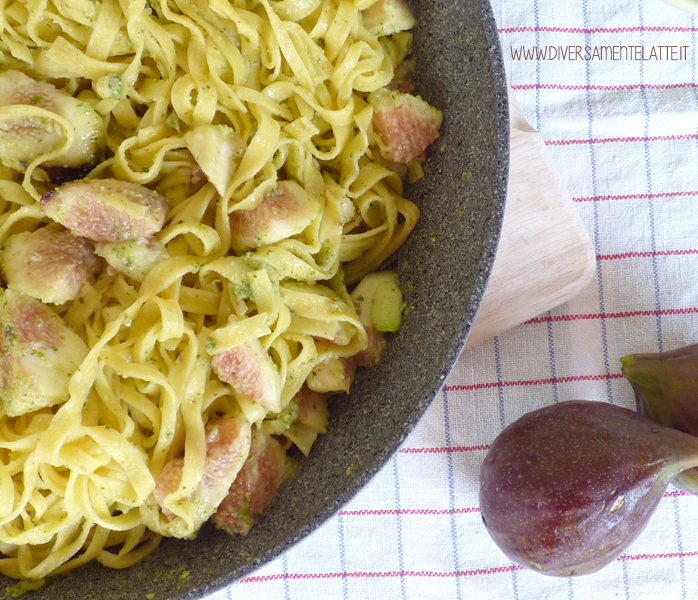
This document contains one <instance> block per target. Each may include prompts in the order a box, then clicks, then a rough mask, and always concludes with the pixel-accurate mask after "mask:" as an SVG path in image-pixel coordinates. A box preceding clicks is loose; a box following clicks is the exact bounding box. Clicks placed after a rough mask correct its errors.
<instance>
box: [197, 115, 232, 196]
mask: <svg viewBox="0 0 698 600" xmlns="http://www.w3.org/2000/svg"><path fill="white" fill-rule="evenodd" d="M184 142H185V143H186V145H187V148H189V151H190V152H191V154H192V156H193V157H194V160H195V161H196V163H197V165H198V166H199V168H200V169H201V171H203V173H204V175H206V178H207V179H208V180H209V181H210V182H211V183H212V184H213V187H215V188H216V191H217V192H218V193H219V194H220V195H221V196H223V195H224V194H225V190H226V188H227V187H228V184H229V183H230V182H231V180H232V179H233V175H234V174H235V171H236V170H237V167H238V161H239V160H240V157H241V156H242V154H243V153H244V151H245V142H244V141H243V140H242V138H241V137H240V136H239V135H238V134H237V133H235V130H234V129H232V128H231V127H227V126H226V125H211V124H207V125H199V126H198V127H195V128H194V129H192V130H190V131H188V132H187V133H186V134H185V135H184Z"/></svg>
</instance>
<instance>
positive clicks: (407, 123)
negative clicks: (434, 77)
mask: <svg viewBox="0 0 698 600" xmlns="http://www.w3.org/2000/svg"><path fill="white" fill-rule="evenodd" d="M368 102H369V104H371V105H372V106H373V130H374V131H375V133H377V134H378V145H379V147H380V152H381V155H382V156H383V158H385V159H386V160H389V161H392V162H396V163H408V162H410V161H412V160H414V159H416V158H422V157H423V156H424V153H425V151H426V149H427V148H428V147H429V144H431V143H432V142H433V141H434V140H435V139H436V138H438V137H439V129H440V128H441V123H442V121H443V115H442V113H441V111H440V110H438V109H436V108H434V107H433V106H431V105H429V104H428V103H427V102H425V101H424V100H422V99H421V98H420V97H419V96H412V95H411V94H402V93H400V92H397V91H395V90H386V89H380V90H378V91H376V92H372V93H371V94H370V95H369V97H368Z"/></svg>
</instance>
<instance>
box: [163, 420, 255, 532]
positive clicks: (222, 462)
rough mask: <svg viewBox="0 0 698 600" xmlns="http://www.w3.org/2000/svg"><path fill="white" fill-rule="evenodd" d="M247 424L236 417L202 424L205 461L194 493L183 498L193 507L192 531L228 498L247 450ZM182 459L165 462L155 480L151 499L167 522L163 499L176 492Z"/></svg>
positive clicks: (172, 516)
mask: <svg viewBox="0 0 698 600" xmlns="http://www.w3.org/2000/svg"><path fill="white" fill-rule="evenodd" d="M250 436H251V428H250V424H249V423H248V422H247V421H245V420H243V419H241V418H239V417H221V418H220V419H217V420H216V421H212V422H209V423H207V424H206V461H205V463H204V469H203V473H202V475H201V480H200V481H199V485H198V486H197V487H196V489H195V490H194V491H193V492H192V493H191V494H189V495H188V496H187V497H186V500H189V501H191V502H193V503H194V506H195V507H196V509H195V514H194V530H195V531H196V530H198V529H199V527H201V525H203V524H204V523H205V522H206V521H208V519H209V518H210V517H211V515H213V513H214V512H215V511H216V509H217V508H218V505H219V504H220V503H221V501H222V500H223V498H225V496H226V495H227V494H228V490H229V489H230V486H231V484H232V483H233V481H235V478H236V476H237V475H238V473H239V472H240V469H242V468H243V465H245V464H246V463H245V459H246V458H247V455H248V453H249V450H250ZM185 460H186V459H185V457H181V458H176V459H175V460H173V461H170V462H168V463H167V464H166V465H165V467H164V468H163V470H162V472H161V473H160V475H158V477H157V478H156V479H155V490H154V491H153V495H154V496H155V500H156V501H157V503H158V504H159V505H160V506H161V507H163V511H162V512H163V513H164V514H165V516H167V517H168V518H170V519H172V518H174V514H173V513H172V512H171V511H170V510H168V509H167V508H165V498H166V497H167V496H169V495H170V494H172V493H173V492H176V491H177V488H178V487H179V484H180V481H181V480H182V471H183V469H184V461H185Z"/></svg>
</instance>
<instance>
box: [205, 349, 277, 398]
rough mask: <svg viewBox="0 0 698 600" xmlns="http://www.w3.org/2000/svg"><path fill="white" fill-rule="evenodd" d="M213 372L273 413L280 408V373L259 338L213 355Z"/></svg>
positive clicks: (237, 390)
mask: <svg viewBox="0 0 698 600" xmlns="http://www.w3.org/2000/svg"><path fill="white" fill-rule="evenodd" d="M211 365H212V367H213V371H214V372H215V373H216V375H217V376H218V379H220V380H221V381H223V382H224V383H229V384H230V385H231V386H232V388H233V390H235V392H236V393H238V394H242V395H244V396H247V397H248V398H251V399H252V400H254V401H255V402H258V403H259V404H261V405H262V406H264V407H265V408H266V409H267V410H269V411H270V412H279V411H280V410H281V399H280V382H279V373H278V371H277V368H276V365H274V363H273V362H272V360H271V358H270V357H269V355H268V354H267V351H266V350H265V349H264V347H263V346H262V344H261V343H260V341H259V340H257V339H254V340H251V341H249V342H246V343H244V344H240V345H239V346H235V347H234V348H231V349H230V350H224V351H223V352H219V353H217V354H214V355H213V358H212V359H211Z"/></svg>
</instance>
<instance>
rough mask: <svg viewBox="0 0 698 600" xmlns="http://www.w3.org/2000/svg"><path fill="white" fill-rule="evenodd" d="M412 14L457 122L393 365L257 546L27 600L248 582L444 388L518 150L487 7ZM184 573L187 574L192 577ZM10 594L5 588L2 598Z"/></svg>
mask: <svg viewBox="0 0 698 600" xmlns="http://www.w3.org/2000/svg"><path fill="white" fill-rule="evenodd" d="M412 7H413V9H414V11H415V14H416V15H417V19H418V26H417V28H416V29H415V44H414V54H415V56H416V58H417V59H418V63H417V64H418V66H417V71H418V72H417V77H416V79H417V93H419V94H421V95H422V96H423V97H424V98H425V99H426V100H427V101H429V102H430V103H431V104H433V105H434V106H437V107H438V108H440V109H442V110H443V111H444V115H445V119H444V125H443V128H442V136H441V138H440V139H439V140H438V141H437V143H436V144H434V147H433V148H431V150H430V155H429V156H430V157H429V161H428V163H427V166H426V177H425V178H424V179H423V180H422V181H421V182H419V183H418V184H416V185H413V186H411V187H408V188H407V190H406V192H405V195H406V196H407V197H409V198H411V199H413V200H414V201H415V202H417V204H418V205H419V207H420V209H421V211H422V218H421V220H420V222H419V224H418V226H417V228H416V229H415V231H414V232H413V234H412V235H411V237H410V239H409V240H408V242H407V243H406V244H405V246H404V247H403V248H401V249H400V251H399V253H398V255H397V258H396V259H395V260H396V263H397V264H396V265H395V263H394V264H393V265H390V266H397V268H398V269H399V272H400V277H401V281H402V282H403V283H404V284H406V287H407V288H408V289H409V293H408V294H407V295H406V297H405V299H406V302H407V304H408V306H409V311H408V314H407V315H406V317H405V318H404V319H403V326H402V328H401V330H400V332H399V333H398V334H396V335H394V336H393V337H392V339H391V340H390V341H389V345H388V349H387V352H386V354H385V359H384V360H383V361H382V362H381V363H380V364H379V365H378V366H377V367H374V368H372V369H365V370H363V371H364V372H362V373H360V375H359V376H358V377H357V380H356V382H355V384H354V387H353V388H352V392H351V395H350V396H348V397H341V398H336V399H334V400H332V401H331V404H330V413H331V416H330V423H329V428H328V433H327V435H325V436H321V438H320V439H319V440H318V442H317V443H316V445H315V446H314V447H313V451H312V453H311V455H310V457H309V458H308V459H307V461H305V462H304V463H303V465H302V469H301V472H300V475H299V476H298V477H296V478H295V479H293V480H290V481H288V482H286V483H285V484H284V486H283V487H282V489H281V490H280V492H279V494H278V495H277V498H276V500H275V503H274V505H273V506H272V508H271V509H270V510H269V511H268V513H266V514H265V515H264V516H263V517H262V518H260V519H259V521H258V523H257V524H256V525H255V527H254V528H253V530H252V531H251V532H250V534H249V535H248V536H247V537H245V538H241V537H236V538H232V537H230V536H228V535H227V534H225V533H222V532H220V531H216V530H214V529H213V528H212V527H205V528H204V529H202V531H201V532H200V534H199V536H198V538H197V539H196V540H195V541H176V540H164V541H163V543H162V544H161V546H160V548H159V549H158V550H157V552H155V553H154V554H153V555H151V556H150V557H148V558H147V559H145V560H144V561H142V562H141V563H139V564H137V565H136V566H134V567H132V568H131V569H126V570H123V571H114V570H110V569H106V568H103V567H101V566H100V565H96V564H90V565H88V566H86V567H84V568H82V569H79V570H78V571H76V572H72V573H69V574H68V575H66V576H62V577H56V578H52V579H50V580H49V581H48V582H47V583H46V585H45V586H44V587H43V588H42V589H41V590H39V591H37V592H34V593H29V594H27V595H26V596H24V597H25V598H27V600H38V599H39V598H41V599H47V600H48V599H51V600H58V599H61V600H87V599H88V598H89V599H93V598H94V599H95V600H134V599H144V598H145V597H146V594H154V598H156V599H158V600H163V599H174V598H177V599H178V600H185V599H187V600H189V599H194V598H200V597H202V596H205V595H207V594H210V593H212V592H213V591H215V590H216V589H219V588H221V587H223V586H225V585H226V584H229V583H231V582H233V581H235V580H236V579H239V578H241V577H243V576H245V575H246V574H249V573H250V572H251V571H252V570H254V569H255V568H256V567H259V566H260V565H262V564H264V563H266V562H267V561H269V560H271V559H273V558H274V557H276V556H278V555H279V554H280V553H281V552H283V551H284V550H286V549H288V548H289V546H291V545H292V544H294V543H295V542H297V541H298V540H300V539H301V538H303V537H304V536H306V535H307V534H309V533H310V532H312V531H313V530H314V529H315V528H317V527H318V526H319V525H320V524H322V523H323V522H324V521H325V520H326V519H328V518H329V517H331V516H332V515H333V514H335V513H336V512H337V511H338V510H339V509H340V508H341V507H342V506H343V505H344V504H345V503H346V502H347V501H348V500H349V499H350V498H351V497H352V496H353V495H354V494H355V493H356V492H357V491H358V490H359V489H360V488H361V487H362V486H363V485H365V484H366V483H367V482H368V481H369V479H370V478H371V477H372V476H373V475H374V474H375V473H376V472H377V471H378V469H379V468H380V467H381V466H382V465H383V464H384V463H385V461H386V460H387V459H388V458H389V457H390V456H391V454H392V453H393V452H394V451H395V450H396V449H397V447H398V446H399V444H400V443H401V442H402V441H403V440H404V438H405V436H406V435H407V434H408V433H409V432H410V430H411V429H412V428H413V427H414V425H415V424H416V423H417V421H418V420H419V419H420V417H421V416H422V414H423V413H424V411H425V410H426V408H427V406H428V405H429V403H430V402H431V400H432V399H433V397H434V396H435V395H436V393H437V392H438V390H439V389H440V387H441V386H442V384H443V382H444V379H445V377H446V375H447V374H448V372H449V370H450V369H451V367H452V365H453V364H454V362H455V361H456V359H457V358H458V355H459V353H460V350H461V348H462V347H463V344H464V343H465V339H466V337H467V335H468V332H469V330H470V327H471V325H472V323H473V321H474V318H475V315H476V313H477V310H478V307H479V304H480V301H481V299H482V296H483V293H484V289H485V285H486V282H487V278H488V276H489V273H490V269H491V266H492V262H493V260H494V254H495V250H496V247H497V242H498V238H499V232H500V228H501V221H502V213H503V210H504V207H503V205H504V197H505V190H506V179H507V167H508V151H509V122H508V114H507V100H506V98H507V93H506V83H505V79H504V70H503V66H502V60H501V53H500V48H499V42H498V38H497V31H496V27H495V23H494V18H493V16H492V12H491V8H490V6H489V4H488V2H487V0H413V1H412ZM184 572H188V576H186V577H181V576H182V574H183V573H184ZM11 583H12V582H11V581H9V580H3V581H0V590H2V591H4V590H5V587H6V586H7V585H10V584H11ZM3 584H4V585H3ZM239 591H240V594H243V595H244V590H243V589H240V590H239ZM0 593H2V592H0ZM149 597H150V596H149Z"/></svg>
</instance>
